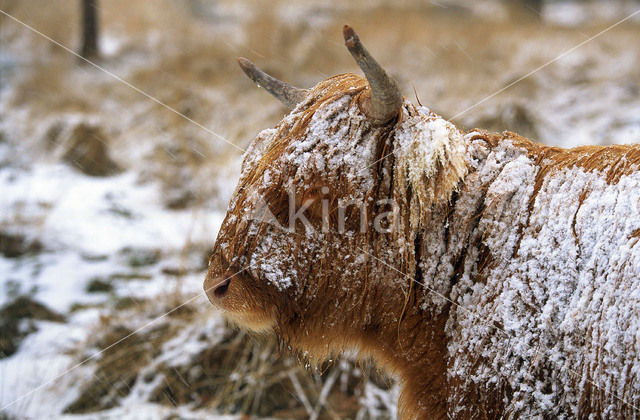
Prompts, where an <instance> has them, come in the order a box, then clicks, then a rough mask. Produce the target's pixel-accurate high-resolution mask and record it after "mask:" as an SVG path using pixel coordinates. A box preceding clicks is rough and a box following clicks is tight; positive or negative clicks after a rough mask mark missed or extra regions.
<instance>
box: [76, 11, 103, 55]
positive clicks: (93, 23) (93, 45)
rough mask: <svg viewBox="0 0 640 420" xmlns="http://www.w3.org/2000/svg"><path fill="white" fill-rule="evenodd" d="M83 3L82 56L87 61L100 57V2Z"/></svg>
mask: <svg viewBox="0 0 640 420" xmlns="http://www.w3.org/2000/svg"><path fill="white" fill-rule="evenodd" d="M81 2H82V6H81V7H82V48H81V49H80V55H81V56H83V57H84V58H86V59H92V58H96V57H98V54H99V51H98V0H81Z"/></svg>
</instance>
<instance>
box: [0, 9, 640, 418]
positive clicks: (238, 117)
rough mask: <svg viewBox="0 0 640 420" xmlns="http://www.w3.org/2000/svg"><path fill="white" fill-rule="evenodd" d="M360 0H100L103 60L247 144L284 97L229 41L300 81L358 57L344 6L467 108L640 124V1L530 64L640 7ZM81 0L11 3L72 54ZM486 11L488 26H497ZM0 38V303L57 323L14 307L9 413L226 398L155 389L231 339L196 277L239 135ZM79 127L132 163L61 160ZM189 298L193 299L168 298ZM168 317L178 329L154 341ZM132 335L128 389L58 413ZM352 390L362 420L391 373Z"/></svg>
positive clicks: (379, 409)
mask: <svg viewBox="0 0 640 420" xmlns="http://www.w3.org/2000/svg"><path fill="white" fill-rule="evenodd" d="M333 3H335V4H333ZM363 3H364V2H354V3H353V4H352V5H345V3H343V2H331V3H326V2H299V1H296V2H293V3H292V2H290V1H288V2H285V1H276V2H274V3H273V5H271V6H270V7H269V8H265V7H264V6H258V5H257V3H256V2H252V1H243V2H238V1H230V0H228V1H220V2H216V5H215V6H212V3H206V2H201V1H190V2H187V1H183V2H172V1H163V0H157V1H155V2H145V4H142V2H141V3H140V4H138V5H135V6H134V5H129V4H128V2H125V1H114V2H111V3H109V4H107V2H104V4H103V7H104V9H103V10H102V12H103V15H102V17H103V19H104V22H103V23H104V25H103V27H104V37H103V38H102V44H101V45H102V50H103V53H104V54H103V59H102V60H101V61H100V63H99V64H100V65H101V66H103V67H104V68H105V69H107V70H108V71H109V72H112V73H113V74H116V75H117V76H118V77H121V78H123V79H124V80H126V81H128V82H130V83H131V84H133V85H135V86H136V87H137V88H139V89H142V90H144V91H145V92H147V93H148V94H149V95H152V96H154V97H157V98H158V99H159V100H161V101H162V102H163V103H166V104H168V105H169V106H171V107H172V108H174V109H175V110H178V111H179V112H180V113H182V114H183V115H185V116H188V117H189V118H190V119H193V120H194V121H197V122H198V123H200V124H202V125H203V126H204V127H207V128H209V129H210V130H212V131H215V132H216V133H219V135H221V136H224V137H225V138H226V139H227V140H228V141H230V142H232V143H234V144H236V145H238V146H239V148H240V149H242V148H244V147H245V146H246V144H247V143H248V141H249V140H250V139H251V138H253V136H254V135H255V134H256V133H257V131H258V130H259V129H260V128H266V127H268V126H270V125H273V124H274V123H275V122H276V121H278V120H279V119H280V118H281V116H282V115H283V112H284V110H283V109H282V108H281V107H280V105H278V104H277V103H275V101H272V100H271V98H270V97H268V95H266V94H264V92H262V91H261V90H258V89H255V88H254V87H253V86H252V85H251V84H250V83H249V82H248V81H247V80H245V78H244V76H243V75H242V74H241V72H239V71H237V70H236V64H235V60H234V57H235V56H237V55H247V56H249V57H251V58H253V59H256V61H259V62H260V64H261V65H264V67H265V68H267V69H268V70H270V71H273V72H275V73H276V74H277V75H278V76H282V77H283V78H285V79H293V80H291V82H293V83H298V84H301V85H303V84H305V83H307V84H310V83H313V82H314V81H319V80H320V79H321V78H323V77H325V76H328V75H331V74H335V73H339V72H344V71H355V70H356V69H355V66H354V65H353V63H352V62H351V61H350V60H351V59H350V57H349V55H348V53H347V52H346V50H345V49H344V47H343V46H342V44H341V39H340V36H341V35H340V27H341V25H342V24H343V23H345V22H349V23H352V24H353V25H354V26H355V27H356V28H358V30H359V31H360V34H361V37H362V38H363V40H364V41H365V43H366V44H367V46H370V50H372V51H373V52H374V54H375V55H376V56H377V57H379V59H380V61H381V62H383V63H385V64H386V63H389V64H388V67H389V69H390V71H391V72H392V73H393V74H394V75H396V77H397V78H398V79H399V81H400V83H401V85H402V88H403V90H404V92H405V94H406V96H407V97H409V98H413V96H414V95H413V87H415V89H416V93H417V96H418V97H419V98H420V100H421V101H422V102H423V103H425V105H429V106H432V107H433V108H434V109H435V110H436V111H438V112H440V113H442V114H443V115H445V116H449V117H452V116H456V118H455V121H456V122H457V123H458V124H462V125H464V126H466V127H468V128H470V127H471V126H476V125H479V126H485V127H487V128H491V129H497V130H502V129H507V128H508V129H512V130H514V131H524V132H523V134H525V135H530V136H533V137H535V138H537V139H539V140H542V141H544V142H546V143H550V144H556V145H560V146H575V145H578V144H585V143H616V142H624V143H629V142H638V141H640V94H639V93H640V73H638V71H637V69H638V68H640V50H639V49H638V48H637V47H638V45H637V40H638V39H639V38H638V36H639V35H640V26H639V24H638V16H640V14H638V15H636V16H635V17H633V18H632V19H629V22H626V23H625V24H623V25H620V26H619V27H616V28H614V29H612V30H611V31H608V32H606V33H605V34H603V35H602V36H600V37H598V38H597V39H595V40H594V41H592V42H589V43H588V44H585V45H584V46H583V47H580V48H578V49H576V50H575V51H574V52H572V53H571V54H567V55H566V56H564V57H563V58H562V59H560V60H558V61H557V62H554V63H553V64H550V65H548V66H545V67H544V68H541V69H540V70H539V71H537V72H535V73H533V74H531V75H529V76H527V75H528V73H529V72H530V71H531V70H534V69H536V68H538V67H540V66H542V65H544V64H545V63H547V62H549V61H550V60H553V59H555V58H556V57H557V56H558V55H560V54H563V53H564V52H565V51H568V50H570V49H571V48H573V47H575V46H576V45H578V44H580V43H581V42H583V41H585V40H587V39H588V38H589V37H590V36H593V35H595V34H597V33H598V32H600V31H602V30H605V29H606V28H607V27H608V26H609V25H611V24H613V23H615V22H616V20H619V19H622V18H624V17H625V16H628V15H630V14H632V13H635V11H636V10H640V3H638V2H634V1H626V2H625V1H621V2H606V4H608V5H609V6H604V5H603V4H604V3H605V2H592V3H591V4H588V5H587V6H584V5H583V4H582V3H583V2H555V3H551V4H548V5H547V6H545V8H544V9H543V13H542V18H541V19H542V20H534V21H533V22H529V21H524V22H513V21H512V20H511V18H510V13H511V11H510V8H509V7H507V6H505V5H504V3H501V2H496V1H483V2H471V1H468V2H464V1H449V2H447V1H442V2H431V4H430V5H429V6H424V7H423V5H421V3H422V2H417V1H416V2H412V1H403V2H388V1H382V0H381V1H378V2H376V6H375V7H368V8H367V11H366V13H364V15H363V13H362V10H361V9H362V7H363ZM418 3H420V4H418ZM69 4H70V3H69V2H57V3H56V2H52V3H51V5H49V6H47V7H42V6H41V5H39V6H36V5H31V4H29V3H20V2H0V8H2V7H6V12H7V13H10V14H12V15H15V16H17V17H18V18H20V19H22V20H24V21H25V23H27V24H29V25H31V26H33V27H34V28H36V29H38V30H39V31H42V32H43V33H46V34H47V35H48V36H52V37H53V38H54V39H56V40H58V41H60V42H62V43H63V44H65V45H69V46H70V47H71V48H72V49H73V46H74V45H76V44H77V40H76V39H75V38H74V37H73V33H75V32H77V30H78V28H77V25H76V24H75V23H74V22H75V20H74V19H76V15H75V13H76V12H77V11H76V10H75V3H73V4H74V6H73V8H71V6H69ZM369 6H370V5H369ZM359 8H360V9H359ZM2 10H5V9H2ZM122 10H126V11H127V12H128V13H121V12H120V11H122ZM369 20H371V21H376V22H379V26H374V25H371V24H369V23H368V21H369ZM496 22H500V23H501V24H500V25H495V23H496ZM488 27H491V28H492V31H494V32H491V31H489V32H490V33H489V35H485V34H486V33H487V28H488ZM478 34H482V35H478ZM0 40H1V42H0V307H5V308H6V307H8V306H9V305H11V303H12V302H15V301H16V299H17V298H19V297H24V296H27V297H28V298H29V299H30V300H31V301H33V302H37V303H39V304H42V305H44V306H45V307H46V308H48V310H49V311H51V312H52V313H53V314H54V315H56V316H59V317H62V318H63V319H64V321H63V322H59V321H60V319H58V318H56V316H53V315H51V314H49V315H48V316H45V317H38V316H32V317H23V318H20V319H18V320H17V321H16V322H17V324H16V325H17V327H16V328H17V331H19V333H20V334H21V335H24V337H23V339H22V340H18V341H19V343H18V348H17V351H16V352H15V353H14V354H12V355H10V356H8V357H3V358H0V417H2V413H7V414H8V415H11V416H14V417H17V418H64V419H91V418H114V419H116V418H118V419H120V418H123V419H147V418H174V417H175V418H193V419H197V418H212V413H214V412H218V411H220V410H217V409H216V408H215V407H212V406H211V405H208V404H209V401H208V400H206V398H205V397H204V396H202V395H201V394H198V395H199V396H198V398H199V399H198V398H195V399H190V400H189V401H192V402H191V403H190V404H179V403H177V404H175V406H174V401H170V402H168V401H167V399H170V398H166V399H164V400H163V399H162V398H160V397H157V395H156V394H157V392H158V391H157V389H158V388H159V387H161V385H162V384H161V383H162V381H168V379H167V378H168V376H167V374H166V373H163V374H160V373H158V372H161V371H162V372H164V370H163V369H165V368H166V366H169V367H170V368H171V369H174V370H175V372H178V371H180V372H183V370H184V371H188V369H187V367H188V368H189V369H193V368H194V366H195V367H197V365H198V364H199V363H200V364H201V363H202V362H201V357H202V354H204V353H203V352H206V351H207V349H208V348H215V347H216V346H218V345H219V344H220V343H227V341H225V340H228V338H227V336H226V334H231V333H230V331H232V330H230V329H228V328H227V327H225V325H224V322H223V321H222V320H221V319H220V317H219V315H217V314H215V313H214V312H212V311H211V309H210V308H209V305H208V303H207V301H206V298H205V297H204V295H203V293H202V291H201V287H202V280H203V276H204V272H205V269H206V258H207V253H208V250H209V249H210V248H211V247H212V245H213V242H214V240H215V236H216V233H217V230H218V227H219V225H220V223H221V221H222V218H223V216H224V211H225V207H226V203H227V201H228V199H229V197H230V195H231V193H232V191H233V188H234V186H235V182H236V179H237V176H238V173H239V161H240V151H239V150H237V148H235V147H233V146H230V145H229V144H227V143H224V142H222V141H221V140H220V139H219V138H218V137H217V136H214V135H212V134H211V133H210V132H208V131H206V130H202V129H201V127H197V126H195V125H194V124H192V123H191V122H189V121H188V120H186V119H184V118H181V117H180V116H177V115H176V114H175V113H172V112H170V111H168V110H167V109H165V108H162V107H161V106H158V105H157V104H155V103H153V102H151V101H149V100H148V98H145V97H144V96H142V95H140V93H139V92H136V91H133V90H131V89H130V88H129V87H127V86H125V85H123V84H122V82H121V81H119V80H117V79H115V78H113V77H112V76H111V75H109V74H107V73H105V72H102V71H100V70H97V69H94V68H91V67H88V66H80V65H78V63H77V62H76V59H75V58H74V57H71V56H69V54H68V53H67V52H65V51H63V50H61V49H59V48H58V47H56V46H53V45H51V43H50V42H49V41H47V40H44V39H43V38H42V37H40V36H38V35H37V34H35V33H34V32H32V31H30V30H29V29H27V28H26V27H24V26H22V25H20V24H18V23H16V22H15V21H12V20H10V19H8V18H6V17H0ZM524 76H527V77H524ZM522 77H524V78H523V79H522V81H519V82H518V83H516V84H514V85H513V87H511V88H509V89H508V90H506V91H505V92H503V93H501V94H500V95H497V96H495V97H492V98H491V99H489V100H487V101H486V102H483V103H482V104H481V105H479V106H475V107H473V109H469V110H468V111H467V112H464V114H460V113H461V111H464V110H466V109H468V108H469V107H471V106H473V105H475V104H477V103H478V102H480V101H482V100H483V99H484V98H486V97H488V96H489V95H492V94H493V93H494V92H496V91H497V90H499V89H501V88H503V87H505V86H507V85H509V84H510V83H512V82H514V81H517V80H518V79H520V78H522ZM80 124H91V125H96V126H98V127H100V129H101V130H102V132H104V133H105V134H104V135H105V136H106V138H107V140H108V150H109V153H110V154H111V156H112V157H113V159H114V160H115V161H116V162H117V163H118V165H119V167H120V170H119V171H117V172H116V173H114V174H112V175H110V176H105V177H95V176H88V175H87V174H85V173H83V172H82V171H80V170H78V167H76V166H74V165H73V164H69V163H67V162H64V159H63V155H64V153H65V151H66V150H67V149H68V148H69V141H70V140H69V139H70V138H71V135H72V133H73V130H74V129H75V128H76V127H78V126H79V125H80ZM9 248H11V249H9ZM185 303H186V305H185V306H184V308H189V310H188V313H187V314H181V315H180V317H173V316H172V314H173V313H171V314H169V315H166V313H167V312H168V311H171V310H172V309H173V308H175V307H176V306H178V305H181V304H185ZM0 321H1V322H4V321H3V320H1V319H0ZM1 322H0V324H1ZM3 325H4V324H3ZM119 328H120V329H121V330H122V331H124V332H123V333H118V334H115V335H110V334H111V333H112V332H113V331H120V330H119ZM154 328H156V329H158V328H160V330H161V331H168V332H166V333H165V335H164V336H163V337H161V338H154V336H153V335H152V333H150V331H151V332H153V331H154ZM134 333H135V334H134ZM114 337H115V338H114ZM129 337H131V338H129ZM135 337H141V338H140V340H141V341H142V342H144V341H147V340H151V342H153V343H154V345H156V344H157V346H158V348H160V351H157V352H149V355H146V353H145V356H144V357H148V359H145V361H144V363H143V364H142V365H140V366H137V365H136V367H135V369H133V370H135V375H133V376H132V377H130V378H129V379H131V378H133V379H131V381H129V382H127V383H126V384H125V385H126V386H125V388H123V389H127V390H126V391H120V390H119V391H118V392H117V394H119V395H116V396H115V397H113V398H112V399H111V400H108V401H115V403H113V404H111V403H109V402H107V403H104V404H102V405H103V406H104V407H103V409H100V411H98V413H99V414H96V413H91V412H86V413H84V414H80V413H81V412H82V410H81V409H78V410H76V411H75V413H76V414H66V413H64V412H65V410H67V411H68V409H69V407H70V405H72V404H74V402H76V401H78V399H79V397H80V396H82V395H83V391H85V390H86V389H88V388H89V387H90V386H95V382H96V381H95V378H99V377H101V376H100V375H102V374H104V370H105V367H104V366H103V365H102V364H101V361H102V362H105V361H109V360H110V359H109V357H112V354H111V349H114V350H115V349H117V348H118V346H124V345H126V343H127V340H130V339H135ZM156 339H157V340H158V341H157V343H156V342H155V341H153V340H156ZM105 340H106V341H105ZM230 340H233V339H230ZM114 343H115V345H114V347H113V348H111V347H110V346H111V345H112V344H114ZM139 345H140V346H141V345H142V344H139ZM225 345H226V344H225ZM257 348H260V347H259V345H258V347H257ZM104 349H108V350H109V351H104V353H101V352H102V350H104ZM274 349H275V347H274ZM278 355H279V353H277V352H276V351H275V350H274V353H269V354H268V356H265V357H267V358H269V359H270V360H275V359H276V358H278V357H280V356H278ZM85 361H86V362H85ZM114 363H115V362H114ZM132 363H142V362H140V361H139V360H138V359H135V361H133V362H132ZM190 363H193V364H194V366H190ZM274 363H275V362H274ZM79 364H81V365H79ZM116 364H117V363H116ZM274 366H275V364H274ZM278 366H279V365H278ZM183 368H184V369H183ZM340 369H341V370H340V375H343V374H344V373H345V372H348V373H349V375H355V374H354V373H353V371H355V370H357V369H355V370H354V368H352V367H345V366H343V367H341V368H340ZM296 372H298V371H296ZM301 372H304V371H301ZM296 374H298V373H296ZM302 374H303V373H302ZM180 375H182V373H178V376H180ZM235 375H236V376H233V377H230V378H229V381H234V380H236V381H238V380H239V379H238V378H239V377H240V376H242V375H244V376H243V378H245V380H246V383H250V382H251V380H250V379H246V378H250V377H251V375H252V373H251V372H244V373H237V372H235ZM194 377H199V376H198V374H197V373H194ZM329 377H330V375H329ZM144 378H148V382H146V381H145V380H143V379H144ZM234 378H235V379H234ZM341 378H342V376H341ZM349 378H352V376H349ZM323 380H326V377H324V379H318V381H323ZM334 380H335V378H334ZM283 381H284V379H283ZM344 381H345V382H344V383H345V384H346V382H348V381H347V380H346V379H345V380H344ZM337 382H339V381H337ZM243 383H244V382H243ZM324 383H325V384H326V383H327V382H324ZM331 384H333V382H332V383H331ZM316 385H318V386H319V388H318V389H322V385H323V383H322V382H319V383H318V384H316ZM343 385H344V384H343ZM216 386H222V385H216ZM212 387H213V385H212ZM336 387H337V385H336ZM169 388H171V386H169ZM347 388H349V387H348V386H347V385H344V389H345V390H346V389H347ZM287 389H288V388H287ZM336 389H337V388H336ZM349 389H351V388H349ZM336 392H338V391H336ZM349 392H352V391H349ZM352 393H353V395H349V396H348V398H347V397H345V401H352V400H353V401H355V403H357V404H360V406H362V407H365V409H358V408H355V409H354V410H353V412H357V413H360V414H358V415H359V416H360V417H359V418H384V417H388V416H393V415H394V411H393V410H394V408H392V407H393V406H394V403H395V399H396V393H397V388H395V387H390V386H383V385H380V384H377V383H374V381H371V382H366V383H364V385H363V386H362V389H359V390H358V391H357V392H356V391H353V392H352ZM345 395H346V391H345ZM171 398H173V397H171ZM189 398H191V397H189ZM257 398H258V397H256V399H257ZM349 398H350V399H349ZM290 399H291V400H293V401H297V403H298V406H300V407H298V408H300V409H301V410H302V411H298V412H293V411H291V412H290V414H288V416H289V417H295V418H305V417H307V416H308V415H309V413H308V412H307V411H305V409H306V410H308V407H307V408H305V407H306V406H305V404H302V403H300V400H301V398H300V396H299V395H298V396H291V398H290ZM194 401H195V402H194ZM198 401H199V402H198ZM313 403H315V401H311V402H308V404H307V406H310V405H313ZM110 404H111V405H115V406H113V407H108V406H109V405H110ZM335 405H336V406H338V403H335ZM95 406H100V404H95ZM216 407H217V406H216ZM220 407H222V405H221V406H220ZM336 410H337V409H336ZM89 411H90V410H89ZM222 411H227V412H229V411H232V412H234V413H238V414H240V413H242V412H243V411H242V407H231V408H229V407H226V408H225V409H224V410H222ZM291 413H294V414H291ZM300 413H302V414H300ZM282 416H283V417H287V415H285V414H282ZM220 418H235V417H224V416H222V417H220Z"/></svg>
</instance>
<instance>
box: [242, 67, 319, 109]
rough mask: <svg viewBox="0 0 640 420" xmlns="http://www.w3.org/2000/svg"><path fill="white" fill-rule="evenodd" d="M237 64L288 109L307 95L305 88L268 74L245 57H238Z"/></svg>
mask: <svg viewBox="0 0 640 420" xmlns="http://www.w3.org/2000/svg"><path fill="white" fill-rule="evenodd" d="M238 64H240V67H241V68H242V71H244V73H245V74H246V75H247V76H249V79H251V80H253V81H254V82H255V83H256V84H257V85H258V86H260V87H263V88H265V89H266V90H267V92H269V93H270V94H272V95H273V96H275V97H276V98H278V100H280V102H282V103H283V104H285V105H286V106H287V107H288V108H289V109H293V108H295V107H296V105H298V103H300V102H301V101H302V100H303V99H304V98H305V96H307V90H306V89H298V88H297V87H295V86H291V85H289V84H287V83H285V82H283V81H281V80H278V79H276V78H275V77H272V76H269V75H268V74H267V73H265V72H263V71H262V70H260V69H259V68H258V67H256V65H255V64H253V63H252V62H251V61H249V60H247V59H246V58H243V57H239V58H238Z"/></svg>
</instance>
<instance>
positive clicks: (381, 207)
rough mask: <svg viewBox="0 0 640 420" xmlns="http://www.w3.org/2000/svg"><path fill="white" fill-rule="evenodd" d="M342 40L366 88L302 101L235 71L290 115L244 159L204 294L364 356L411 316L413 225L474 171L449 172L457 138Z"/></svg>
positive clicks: (262, 78)
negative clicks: (407, 312)
mask: <svg viewBox="0 0 640 420" xmlns="http://www.w3.org/2000/svg"><path fill="white" fill-rule="evenodd" d="M344 37H345V42H346V45H347V47H348V49H349V51H350V52H351V54H352V55H353V57H354V58H355V60H356V62H357V63H358V65H359V66H360V68H361V69H362V70H363V72H364V74H365V76H366V78H362V77H360V76H357V75H354V74H343V75H338V76H335V77H332V78H329V79H327V80H325V81H323V82H321V83H319V84H318V85H316V86H315V87H313V88H311V89H308V90H303V89H297V88H295V87H292V86H289V85H287V84H286V83H283V82H281V81H279V80H276V79H274V78H272V77H270V76H268V75H267V74H265V73H263V72H262V71H260V70H259V69H257V68H256V67H255V66H254V65H253V64H252V63H251V62H249V61H248V60H246V59H239V63H240V66H241V67H242V69H243V70H244V71H245V73H246V74H247V75H248V76H249V77H250V78H251V79H253V80H254V81H255V82H256V83H257V84H258V85H260V86H262V87H264V88H265V89H266V90H268V91H269V92H270V93H272V94H273V95H274V96H276V97H277V98H278V99H280V100H281V101H282V102H283V103H284V104H286V105H288V106H289V107H291V108H293V111H292V112H291V113H290V114H289V115H288V116H286V117H285V118H284V119H283V120H282V121H281V122H280V123H279V124H278V125H277V126H276V127H275V128H273V129H268V130H265V131H263V132H262V133H260V134H259V135H258V136H257V138H256V139H255V140H254V141H253V143H252V144H251V145H250V147H249V149H248V150H247V152H246V154H245V156H244V161H243V165H242V175H241V179H240V182H239V185H238V186H237V188H236V190H235V193H234V195H233V198H232V199H231V203H230V204H229V209H228V212H227V216H226V218H225V220H224V222H223V224H222V226H221V229H220V232H219V234H218V239H217V242H216V244H215V248H214V251H213V255H212V256H211V259H210V266H209V270H208V273H207V278H206V280H205V286H204V287H205V290H206V293H207V295H208V297H209V299H210V301H211V302H212V303H213V304H214V305H215V306H216V307H218V308H220V309H222V310H223V312H224V313H225V314H226V316H227V317H228V318H229V319H230V320H232V321H235V322H236V323H238V324H240V325H241V326H244V327H247V328H249V329H252V330H254V331H266V330H272V329H275V330H276V331H277V332H278V333H280V336H281V337H283V338H284V339H285V340H286V341H288V342H290V343H292V344H293V345H294V346H296V347H299V348H304V349H305V350H309V351H310V352H311V355H317V356H326V355H328V354H330V353H332V352H334V351H337V350H341V349H343V348H347V347H353V346H359V347H360V348H363V347H366V346H368V344H371V343H366V341H367V340H368V337H373V336H374V335H375V334H374V333H375V332H376V331H378V330H380V328H381V326H382V325H392V324H393V323H394V322H395V323H397V322H398V321H399V319H401V318H402V312H403V308H406V305H407V302H408V300H409V299H415V293H414V296H413V297H412V290H413V289H414V286H413V284H412V281H411V278H412V276H413V274H414V270H415V246H416V245H415V234H414V232H415V230H416V229H417V228H418V227H419V220H418V219H419V217H417V216H416V214H415V213H416V212H420V209H422V210H425V209H426V208H427V207H431V205H432V203H433V202H435V201H437V200H439V199H440V198H441V196H442V197H444V198H443V200H444V201H446V200H448V198H449V195H450V193H451V191H453V189H454V188H455V186H456V185H458V183H459V181H460V179H461V177H462V176H463V175H464V171H465V170H466V166H464V164H463V163H461V158H460V159H459V160H460V162H458V163H456V165H453V166H451V165H449V164H448V163H447V162H448V161H449V160H450V159H451V157H452V156H454V155H455V157H456V158H459V155H461V154H462V153H464V150H463V147H462V143H461V142H462V140H461V137H460V133H459V132H458V131H457V130H456V129H455V127H453V126H452V125H451V124H449V123H447V122H445V121H444V120H442V119H440V118H438V117H437V116H435V114H432V113H430V112H429V111H424V110H423V109H418V108H416V107H414V106H412V105H411V104H409V103H408V102H403V99H402V96H401V94H400V91H399V89H398V87H397V86H396V84H395V82H394V81H393V80H392V79H391V78H390V77H389V76H388V75H387V73H386V72H385V71H384V70H383V69H382V68H381V67H380V66H379V65H378V63H377V62H376V61H375V60H374V59H373V58H372V57H371V56H370V55H369V53H368V52H367V51H366V50H365V49H364V47H363V46H362V44H361V43H360V41H359V39H358V37H357V35H356V34H355V32H354V31H353V30H352V29H351V28H350V27H348V26H345V28H344ZM424 141H426V142H431V143H430V144H429V147H421V146H420V147H419V146H416V145H417V144H419V143H420V144H422V143H423V142H424ZM392 152H393V156H391V153H392ZM456 162H457V161H456ZM418 164H420V165H426V166H425V167H422V168H418V167H416V165H418ZM434 182H439V183H440V184H443V185H445V184H446V185H447V188H431V189H427V188H426V187H425V185H427V184H428V185H431V184H433V183H434ZM447 183H448V184H447ZM449 184H450V185H449ZM416 209H418V210H416ZM416 217H417V218H416ZM413 219H415V220H413ZM369 333H371V334H369Z"/></svg>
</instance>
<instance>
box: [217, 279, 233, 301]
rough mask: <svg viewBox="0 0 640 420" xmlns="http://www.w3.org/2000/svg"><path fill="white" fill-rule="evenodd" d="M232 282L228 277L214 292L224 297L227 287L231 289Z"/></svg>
mask: <svg viewBox="0 0 640 420" xmlns="http://www.w3.org/2000/svg"><path fill="white" fill-rule="evenodd" d="M230 283H231V279H226V280H225V281H223V282H222V283H221V284H219V285H218V286H217V287H216V288H215V289H214V291H213V294H214V295H215V296H216V297H222V296H223V295H224V294H225V293H226V292H227V289H229V284H230Z"/></svg>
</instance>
